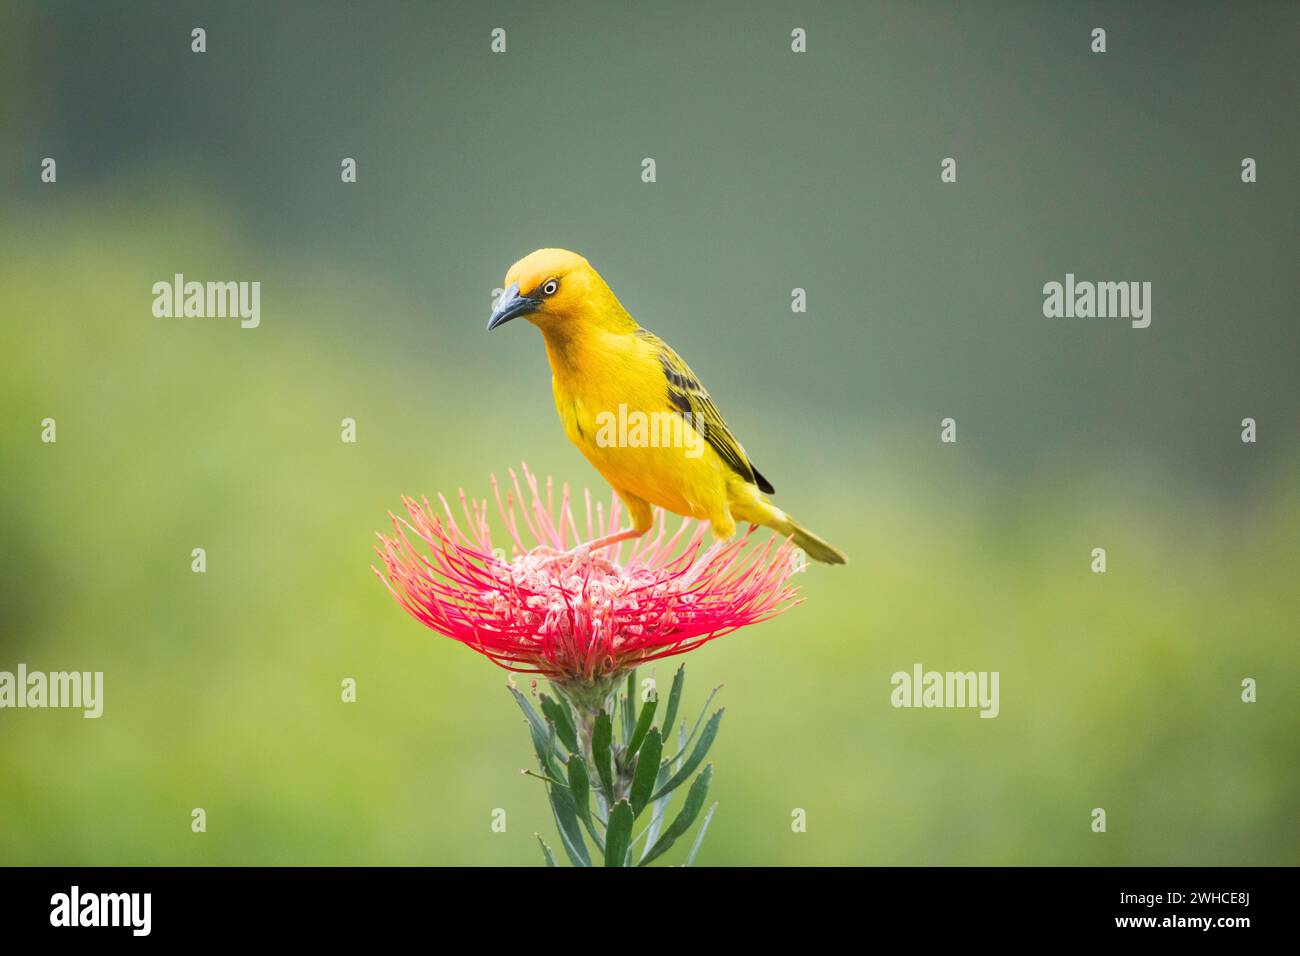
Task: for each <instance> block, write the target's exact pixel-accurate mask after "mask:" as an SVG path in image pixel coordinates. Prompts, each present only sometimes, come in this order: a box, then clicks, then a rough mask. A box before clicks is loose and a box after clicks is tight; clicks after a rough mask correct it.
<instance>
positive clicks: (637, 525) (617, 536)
mask: <svg viewBox="0 0 1300 956" xmlns="http://www.w3.org/2000/svg"><path fill="white" fill-rule="evenodd" d="M618 496H619V497H620V498H622V499H623V503H624V504H625V505H627V509H628V511H630V512H631V514H632V527H630V528H627V529H625V530H623V531H615V532H614V533H613V534H607V535H602V536H601V537H599V538H593V539H592V540H591V541H588V542H587V543H586V544H580V545H578V546H577V547H576V548H574V549H573V550H572V551H570V552H569V554H579V553H581V552H586V553H587V554H595V553H596V552H597V551H599V550H600V549H601V548H607V547H609V546H610V545H611V544H620V543H622V542H624V541H627V540H629V539H630V538H639V537H641V536H642V535H643V534H645V533H646V532H647V531H649V530H650V529H651V528H653V527H654V510H653V509H652V508H651V507H650V505H649V504H647V503H646V502H645V501H642V500H641V499H640V498H637V497H635V496H634V495H630V494H626V493H624V492H622V491H620V492H619V493H618Z"/></svg>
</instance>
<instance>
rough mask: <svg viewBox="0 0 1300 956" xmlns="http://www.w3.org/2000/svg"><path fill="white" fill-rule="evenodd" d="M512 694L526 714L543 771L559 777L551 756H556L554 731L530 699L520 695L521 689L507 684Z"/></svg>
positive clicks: (534, 747)
mask: <svg viewBox="0 0 1300 956" xmlns="http://www.w3.org/2000/svg"><path fill="white" fill-rule="evenodd" d="M506 686H507V687H509V688H510V693H512V694H514V696H515V700H516V701H517V702H518V703H519V709H520V710H522V711H523V712H524V717H525V718H526V719H527V720H528V730H529V733H531V734H532V738H533V749H534V750H535V751H537V760H538V762H539V763H540V764H541V765H542V771H543V772H544V773H549V774H551V775H552V776H558V775H557V774H555V772H554V767H553V766H552V763H551V756H552V755H553V754H554V752H555V751H554V747H553V746H552V744H551V742H550V741H551V736H552V734H553V730H552V729H551V728H550V727H549V726H548V724H547V722H546V721H545V720H543V719H542V716H541V715H540V714H538V713H537V710H536V709H535V708H534V707H533V705H532V704H530V703H529V702H528V698H527V697H525V696H524V695H523V694H521V693H519V688H517V687H515V686H514V685H513V684H507V685H506Z"/></svg>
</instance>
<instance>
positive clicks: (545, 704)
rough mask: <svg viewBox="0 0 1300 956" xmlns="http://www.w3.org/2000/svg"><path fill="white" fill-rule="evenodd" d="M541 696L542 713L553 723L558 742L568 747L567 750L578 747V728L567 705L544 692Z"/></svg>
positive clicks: (571, 750) (573, 749)
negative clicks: (574, 724)
mask: <svg viewBox="0 0 1300 956" xmlns="http://www.w3.org/2000/svg"><path fill="white" fill-rule="evenodd" d="M541 698H542V713H543V714H545V715H546V716H547V718H549V719H550V721H551V723H553V724H554V725H555V735H556V736H557V737H559V738H560V743H562V744H564V746H566V747H568V748H569V751H570V752H571V753H572V752H573V751H575V750H577V749H578V730H577V728H576V727H574V726H573V714H572V713H571V712H570V711H569V708H568V705H567V704H564V703H562V702H560V701H557V700H552V699H551V698H550V697H547V696H546V695H545V694H542V695H541Z"/></svg>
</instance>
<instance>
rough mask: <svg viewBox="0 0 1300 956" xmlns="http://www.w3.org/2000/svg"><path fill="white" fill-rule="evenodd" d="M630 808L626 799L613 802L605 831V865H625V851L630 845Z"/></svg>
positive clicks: (631, 816)
mask: <svg viewBox="0 0 1300 956" xmlns="http://www.w3.org/2000/svg"><path fill="white" fill-rule="evenodd" d="M633 819H634V818H633V815H632V808H631V807H630V806H629V805H628V802H627V801H626V800H620V801H619V802H618V803H616V804H614V809H613V810H611V811H610V814H609V829H608V830H607V831H606V833H605V865H606V866H627V851H628V847H630V846H631V845H632V821H633Z"/></svg>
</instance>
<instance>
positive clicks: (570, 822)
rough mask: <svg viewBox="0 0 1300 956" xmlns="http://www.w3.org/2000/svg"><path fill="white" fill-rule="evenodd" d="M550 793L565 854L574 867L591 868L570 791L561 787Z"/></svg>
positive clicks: (549, 790)
mask: <svg viewBox="0 0 1300 956" xmlns="http://www.w3.org/2000/svg"><path fill="white" fill-rule="evenodd" d="M548 792H549V793H550V797H551V810H552V812H553V813H554V814H555V826H556V827H557V829H559V831H560V842H561V843H563V844H564V852H565V853H567V854H568V855H569V860H570V862H572V863H573V865H574V866H591V857H590V856H589V855H588V853H587V844H586V843H584V842H583V839H582V828H581V827H580V826H579V824H578V811H577V808H576V807H575V806H574V804H573V797H572V796H571V795H570V794H569V791H568V790H564V789H561V788H560V787H550V788H548Z"/></svg>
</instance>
